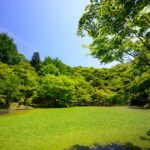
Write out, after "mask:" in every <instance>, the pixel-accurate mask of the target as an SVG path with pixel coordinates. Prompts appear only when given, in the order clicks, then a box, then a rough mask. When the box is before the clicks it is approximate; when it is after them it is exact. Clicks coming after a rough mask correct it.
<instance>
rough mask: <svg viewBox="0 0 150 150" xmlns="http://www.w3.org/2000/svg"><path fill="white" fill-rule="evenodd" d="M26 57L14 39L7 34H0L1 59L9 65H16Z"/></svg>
mask: <svg viewBox="0 0 150 150" xmlns="http://www.w3.org/2000/svg"><path fill="white" fill-rule="evenodd" d="M24 60H25V57H24V56H23V55H22V54H20V53H19V52H18V50H17V46H16V44H15V43H14V41H13V39H12V38H10V37H9V36H8V35H7V34H5V33H1V34H0V61H1V62H3V63H7V64H9V65H14V64H17V63H19V62H20V61H24Z"/></svg>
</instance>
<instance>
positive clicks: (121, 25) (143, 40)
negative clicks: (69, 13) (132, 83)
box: [77, 0, 150, 66]
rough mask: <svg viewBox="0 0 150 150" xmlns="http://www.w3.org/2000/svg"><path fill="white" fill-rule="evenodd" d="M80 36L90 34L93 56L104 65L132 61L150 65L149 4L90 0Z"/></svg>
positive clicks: (144, 1)
mask: <svg viewBox="0 0 150 150" xmlns="http://www.w3.org/2000/svg"><path fill="white" fill-rule="evenodd" d="M77 33H78V35H79V36H85V35H88V36H90V37H91V38H92V43H91V44H90V45H89V46H88V48H90V50H91V55H93V56H94V57H96V58H98V59H99V60H100V61H101V62H102V63H109V62H112V61H114V60H116V61H123V60H127V59H128V60H132V61H133V59H134V61H136V63H140V64H144V65H149V66H150V1H149V0H91V1H90V4H88V5H87V6H86V8H85V12H84V14H83V15H82V17H81V18H80V21H79V26H78V32H77Z"/></svg>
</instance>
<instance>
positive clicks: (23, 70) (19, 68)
mask: <svg viewBox="0 0 150 150" xmlns="http://www.w3.org/2000/svg"><path fill="white" fill-rule="evenodd" d="M13 69H14V73H15V74H16V75H17V76H18V77H19V79H20V82H21V86H20V96H19V97H18V100H19V103H23V104H25V105H29V104H31V103H32V101H33V100H35V99H36V98H37V97H38V88H39V83H38V80H39V79H38V75H37V73H36V71H35V68H34V67H32V66H31V65H30V63H29V62H21V63H20V64H18V65H14V66H13Z"/></svg>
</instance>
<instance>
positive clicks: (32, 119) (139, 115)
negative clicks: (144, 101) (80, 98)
mask: <svg viewBox="0 0 150 150" xmlns="http://www.w3.org/2000/svg"><path fill="white" fill-rule="evenodd" d="M148 130H150V110H140V109H130V108H125V107H109V108H107V107H102V108H101V107H75V108H62V109H34V110H29V111H23V112H22V111H20V112H15V113H12V114H6V115H1V116H0V135H1V136H0V149H1V150H6V149H7V150H12V149H14V150H20V149H36V150H42V149H50V150H63V149H65V148H69V147H71V146H73V145H76V144H81V145H92V144H94V143H98V144H109V143H112V142H113V143H117V142H118V143H121V144H124V143H127V142H131V143H133V144H134V145H137V146H140V147H142V148H148V147H150V142H149V141H148V140H141V139H140V137H141V136H146V133H147V132H148Z"/></svg>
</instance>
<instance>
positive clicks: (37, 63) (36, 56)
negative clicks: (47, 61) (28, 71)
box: [31, 52, 40, 71]
mask: <svg viewBox="0 0 150 150" xmlns="http://www.w3.org/2000/svg"><path fill="white" fill-rule="evenodd" d="M31 65H32V66H33V67H34V68H35V69H36V71H39V70H40V55H39V52H34V53H33V56H32V59H31Z"/></svg>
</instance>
